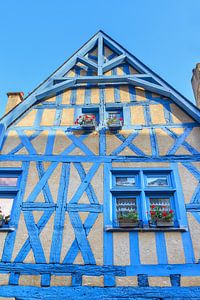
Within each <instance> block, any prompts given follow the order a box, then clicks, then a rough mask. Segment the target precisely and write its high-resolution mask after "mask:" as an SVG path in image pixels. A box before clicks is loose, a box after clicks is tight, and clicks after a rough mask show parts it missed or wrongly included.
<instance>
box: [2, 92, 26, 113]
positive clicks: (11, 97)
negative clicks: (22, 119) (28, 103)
mask: <svg viewBox="0 0 200 300" xmlns="http://www.w3.org/2000/svg"><path fill="white" fill-rule="evenodd" d="M7 96H8V101H7V105H6V112H5V113H6V114H7V113H8V112H9V111H11V110H12V109H13V108H14V107H15V106H17V104H19V103H21V102H22V101H23V96H24V93H23V92H10V93H7Z"/></svg>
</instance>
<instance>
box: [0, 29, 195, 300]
mask: <svg viewBox="0 0 200 300" xmlns="http://www.w3.org/2000/svg"><path fill="white" fill-rule="evenodd" d="M198 72H199V71H198ZM198 74H199V73H198ZM198 76H199V75H198ZM196 78H197V76H196ZM194 86H195V87H194V89H195V91H196V90H199V83H197V81H195V83H194ZM196 93H197V94H198V92H196ZM197 104H198V106H199V105H200V102H199V100H198V97H197ZM0 144H1V153H0V207H1V211H2V213H0V297H3V299H6V297H10V298H12V299H24V300H25V299H26V300H30V299H76V300H78V299H92V300H95V299H126V298H127V299H133V298H135V299H147V298H148V299H172V298H177V299H183V298H187V297H190V298H191V299H195V298H196V299H197V298H198V299H200V264H199V261H200V110H199V108H198V107H197V106H195V105H194V104H192V103H191V102H190V101H188V100H187V99H186V98H185V97H184V96H182V95H181V94H180V93H179V92H177V91H176V90H175V89H174V88H173V87H171V86H170V85H169V84H168V83H167V82H165V81H164V80H163V79H162V78H160V77H159V76H158V75H157V74H155V73H154V72H153V71H151V70H150V69H149V68H148V67H147V66H145V65H144V64H143V63H142V62H140V61H139V60H138V59H137V58H136V57H134V56H133V55H132V54H131V53H129V52H128V51H127V50H126V49H124V48H123V47H122V46H121V45H119V44H118V43H117V42H115V41H114V40H113V39H112V38H111V37H109V36H108V35H107V34H105V33H104V32H102V31H99V32H98V33H97V34H95V35H94V36H93V37H92V38H91V39H90V40H89V41H88V42H87V43H86V44H84V45H83V46H82V47H81V48H80V49H79V50H78V51H77V52H76V53H75V54H74V55H73V56H71V57H70V59H69V60H67V61H66V62H65V63H64V64H63V65H62V66H61V67H60V68H58V69H57V70H56V71H55V72H54V73H53V74H52V75H50V76H49V77H48V78H47V79H46V80H45V81H44V82H43V83H42V84H40V85H39V86H38V87H37V88H36V89H35V90H34V91H33V92H32V93H31V94H29V95H28V96H27V97H26V98H24V97H23V93H8V104H7V108H6V114H5V115H4V116H3V118H2V119H1V120H0ZM8 215H10V219H9V217H8ZM5 216H7V218H5Z"/></svg>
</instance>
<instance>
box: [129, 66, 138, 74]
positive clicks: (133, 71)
mask: <svg viewBox="0 0 200 300" xmlns="http://www.w3.org/2000/svg"><path fill="white" fill-rule="evenodd" d="M129 72H130V74H131V75H133V74H138V73H139V72H138V71H137V70H136V69H134V68H133V67H132V66H129Z"/></svg>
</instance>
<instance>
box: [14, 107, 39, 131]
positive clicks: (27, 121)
mask: <svg viewBox="0 0 200 300" xmlns="http://www.w3.org/2000/svg"><path fill="white" fill-rule="evenodd" d="M36 113H37V109H33V110H31V111H30V112H28V113H26V115H25V116H24V117H22V119H21V120H20V121H19V122H18V123H17V124H16V125H15V126H17V127H20V126H21V127H25V126H33V124H34V121H35V117H36Z"/></svg>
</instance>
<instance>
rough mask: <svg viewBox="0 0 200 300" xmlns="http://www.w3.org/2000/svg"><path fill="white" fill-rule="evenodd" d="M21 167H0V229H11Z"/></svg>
mask: <svg viewBox="0 0 200 300" xmlns="http://www.w3.org/2000/svg"><path fill="white" fill-rule="evenodd" d="M20 177H21V169H10V168H6V169H0V231H1V230H6V229H9V228H10V227H9V224H10V220H11V219H12V213H13V212H12V210H13V206H14V201H15V198H16V195H17V192H18V190H19V181H20Z"/></svg>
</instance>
